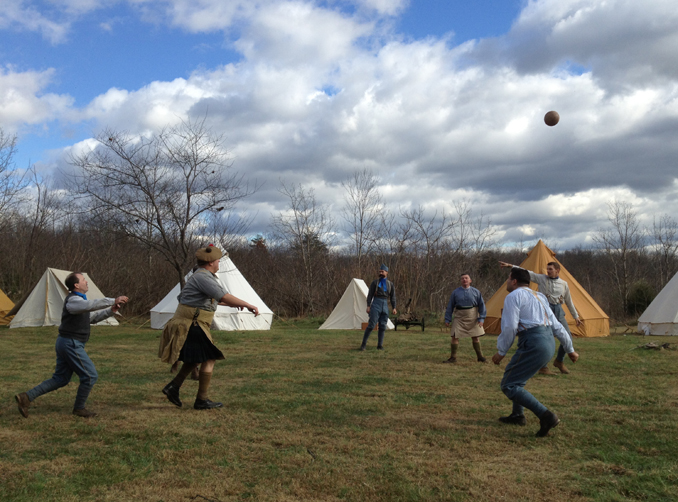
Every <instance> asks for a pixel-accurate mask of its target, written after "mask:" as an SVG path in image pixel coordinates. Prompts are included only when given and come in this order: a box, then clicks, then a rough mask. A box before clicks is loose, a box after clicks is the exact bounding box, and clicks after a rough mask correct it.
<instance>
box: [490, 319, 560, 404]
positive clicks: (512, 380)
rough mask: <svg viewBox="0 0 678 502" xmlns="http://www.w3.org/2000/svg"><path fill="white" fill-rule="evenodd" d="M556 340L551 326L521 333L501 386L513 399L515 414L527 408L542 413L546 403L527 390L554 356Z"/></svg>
mask: <svg viewBox="0 0 678 502" xmlns="http://www.w3.org/2000/svg"><path fill="white" fill-rule="evenodd" d="M555 348H556V342H555V340H554V338H553V332H552V331H551V328H550V327H549V326H536V327H534V328H530V329H526V330H525V331H521V332H520V333H518V350H517V351H516V353H515V354H514V355H513V357H512V358H511V361H509V363H508V364H507V365H506V370H505V371H504V378H502V380H501V390H502V392H503V393H504V394H506V397H508V398H509V399H510V400H511V401H513V412H512V414H513V415H523V414H524V408H527V409H528V410H530V411H531V412H532V413H534V414H535V415H537V416H538V417H541V416H542V415H543V414H544V412H546V411H547V408H546V406H544V405H543V404H541V403H540V402H539V401H537V399H536V398H535V397H534V396H533V395H532V394H530V393H529V392H528V391H526V390H525V384H526V383H527V381H528V380H529V379H530V378H532V377H533V376H534V375H536V374H537V372H538V371H539V370H540V369H541V368H542V367H543V366H544V365H545V364H547V363H548V362H549V361H550V360H551V356H552V355H553V351H554V350H555Z"/></svg>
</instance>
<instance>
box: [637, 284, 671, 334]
mask: <svg viewBox="0 0 678 502" xmlns="http://www.w3.org/2000/svg"><path fill="white" fill-rule="evenodd" d="M638 332H639V333H643V334H645V335H673V336H676V335H678V274H676V275H674V276H673V278H672V279H671V280H670V281H669V282H668V283H667V284H666V286H664V288H663V289H662V290H661V291H660V292H659V294H658V295H657V296H656V298H655V299H654V300H652V303H650V305H648V307H647V308H646V309H645V312H643V315H641V316H640V317H639V318H638Z"/></svg>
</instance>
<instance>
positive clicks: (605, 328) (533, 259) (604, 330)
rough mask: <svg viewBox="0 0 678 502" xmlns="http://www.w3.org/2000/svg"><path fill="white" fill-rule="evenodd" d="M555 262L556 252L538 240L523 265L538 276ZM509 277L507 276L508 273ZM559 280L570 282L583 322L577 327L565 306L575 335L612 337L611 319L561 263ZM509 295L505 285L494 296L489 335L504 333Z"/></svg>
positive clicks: (490, 303)
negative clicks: (502, 313) (505, 307)
mask: <svg viewBox="0 0 678 502" xmlns="http://www.w3.org/2000/svg"><path fill="white" fill-rule="evenodd" d="M552 261H555V262H558V263H560V262H559V261H558V260H557V259H556V255H555V253H554V252H553V251H551V250H550V249H549V248H548V247H547V246H546V244H544V243H543V242H542V241H541V240H539V242H538V243H537V245H536V246H535V247H534V248H532V251H530V252H529V253H528V254H527V258H526V259H525V261H523V262H522V263H521V264H520V266H521V267H522V268H524V269H527V270H531V271H532V272H535V273H537V274H545V273H546V265H547V264H548V263H549V262H552ZM506 276H507V277H508V271H507V273H506ZM560 278H561V279H563V280H564V281H565V282H567V285H568V286H569V287H570V295H571V296H572V303H574V308H576V309H577V313H578V314H579V319H581V320H582V321H584V322H583V323H582V324H581V325H580V326H577V325H576V323H575V322H574V319H573V318H572V315H571V314H570V311H569V310H568V308H567V306H566V305H563V310H564V311H565V319H566V320H567V324H568V326H569V328H570V331H571V332H572V335H574V336H583V337H597V336H609V334H610V319H609V317H608V316H607V314H605V312H603V309H601V308H600V307H599V306H598V304H597V303H596V302H595V301H594V300H593V298H591V296H590V295H589V294H588V293H587V292H586V290H585V289H584V288H583V287H582V286H581V284H579V283H578V282H577V281H576V280H575V279H574V277H572V276H571V275H570V273H569V272H568V271H567V269H566V268H565V267H563V265H562V264H560ZM530 287H531V288H532V289H534V290H535V291H536V290H537V285H536V284H534V283H532V284H530ZM506 295H508V291H506V288H505V286H504V285H502V286H501V287H500V288H499V289H498V290H497V292H496V293H495V294H494V295H492V298H490V299H489V300H488V301H487V303H486V307H487V319H485V332H486V333H489V334H492V335H498V334H499V333H501V311H502V309H503V308H504V299H505V298H506Z"/></svg>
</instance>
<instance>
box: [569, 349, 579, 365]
mask: <svg viewBox="0 0 678 502" xmlns="http://www.w3.org/2000/svg"><path fill="white" fill-rule="evenodd" d="M567 357H569V358H570V361H572V362H573V363H576V362H577V359H579V354H577V353H576V352H570V353H569V354H568V355H567Z"/></svg>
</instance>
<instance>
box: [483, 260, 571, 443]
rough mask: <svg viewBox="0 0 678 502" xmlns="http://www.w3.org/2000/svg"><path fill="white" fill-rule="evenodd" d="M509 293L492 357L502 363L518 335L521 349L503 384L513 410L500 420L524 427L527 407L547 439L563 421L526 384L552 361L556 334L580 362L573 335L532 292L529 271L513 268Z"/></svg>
mask: <svg viewBox="0 0 678 502" xmlns="http://www.w3.org/2000/svg"><path fill="white" fill-rule="evenodd" d="M506 290H507V291H508V292H509V295H508V296H507V297H506V299H505V300H504V309H503V311H502V316H501V334H500V335H499V337H498V338H497V353H496V354H495V355H494V356H492V362H493V363H494V364H499V363H500V362H501V360H502V359H503V358H504V357H505V356H506V353H507V352H508V351H509V349H510V348H511V346H512V345H513V342H514V341H515V338H516V336H517V337H518V350H516V353H515V354H514V355H513V357H512V358H511V361H510V362H509V363H508V364H507V365H506V370H505V371H504V378H502V381H501V390H502V392H504V394H505V395H506V397H508V398H509V399H510V400H511V401H513V411H512V412H511V414H510V415H509V416H506V417H501V418H500V419H499V420H500V421H501V422H502V423H506V424H515V425H521V426H523V425H525V424H526V419H525V415H524V408H527V409H528V410H530V411H531V412H532V413H534V414H535V415H536V416H537V417H538V418H539V425H540V428H539V431H538V432H537V437H543V436H547V435H548V433H549V430H551V429H552V428H554V427H555V426H556V425H558V424H559V423H560V420H559V419H558V417H557V416H556V414H555V413H553V412H552V411H550V410H549V409H548V408H546V406H544V405H543V404H541V403H540V402H539V401H538V400H537V399H536V398H535V397H534V396H533V395H532V394H530V393H529V392H528V391H526V390H525V384H526V383H527V381H528V380H529V379H530V378H532V377H533V376H534V375H535V374H537V372H538V371H539V369H540V368H542V367H543V366H544V364H546V363H548V362H549V360H550V359H551V356H552V355H553V351H554V350H555V346H556V344H555V341H554V339H553V336H554V335H555V336H556V337H557V338H558V340H560V343H561V345H562V347H563V348H564V350H565V352H566V353H567V354H568V357H569V358H570V359H571V360H572V362H576V361H577V359H579V354H577V353H576V352H575V351H574V347H572V338H571V337H570V334H569V333H568V332H567V331H566V330H565V328H564V327H563V325H562V324H561V323H560V322H559V321H558V319H556V317H555V316H554V315H553V312H552V311H551V309H550V308H549V306H548V301H547V299H546V297H545V296H544V295H543V294H541V293H537V292H535V291H532V290H531V289H530V274H529V273H528V271H527V270H525V269H522V268H518V267H513V268H512V269H511V273H510V274H509V277H508V279H507V281H506Z"/></svg>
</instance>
